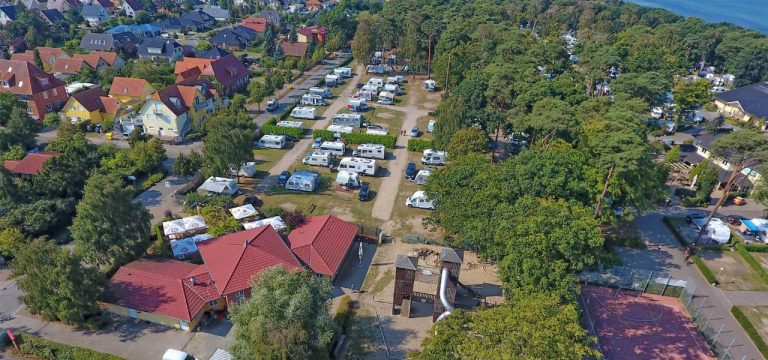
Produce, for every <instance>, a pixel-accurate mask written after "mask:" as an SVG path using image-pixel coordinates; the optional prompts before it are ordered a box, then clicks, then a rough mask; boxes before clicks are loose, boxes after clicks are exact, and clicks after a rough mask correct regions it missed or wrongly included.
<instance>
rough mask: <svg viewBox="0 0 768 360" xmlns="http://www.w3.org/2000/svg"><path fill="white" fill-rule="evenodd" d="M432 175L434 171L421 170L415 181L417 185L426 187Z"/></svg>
mask: <svg viewBox="0 0 768 360" xmlns="http://www.w3.org/2000/svg"><path fill="white" fill-rule="evenodd" d="M430 175H432V170H430V169H421V170H419V172H418V173H417V174H416V177H415V178H413V181H414V182H415V183H416V185H426V184H427V179H428V178H429V176H430Z"/></svg>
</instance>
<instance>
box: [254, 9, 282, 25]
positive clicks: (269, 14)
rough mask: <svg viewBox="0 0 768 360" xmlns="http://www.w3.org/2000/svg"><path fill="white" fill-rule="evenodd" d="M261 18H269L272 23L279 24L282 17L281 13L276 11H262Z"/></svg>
mask: <svg viewBox="0 0 768 360" xmlns="http://www.w3.org/2000/svg"><path fill="white" fill-rule="evenodd" d="M259 16H261V17H262V18H267V19H269V20H270V21H272V22H275V23H279V22H280V20H281V19H282V17H281V16H280V13H279V12H277V11H274V10H262V11H261V12H260V13H259Z"/></svg>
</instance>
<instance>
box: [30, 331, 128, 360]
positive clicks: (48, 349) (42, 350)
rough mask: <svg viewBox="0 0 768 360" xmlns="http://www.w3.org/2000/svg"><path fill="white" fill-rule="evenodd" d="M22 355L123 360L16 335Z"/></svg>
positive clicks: (49, 358)
mask: <svg viewBox="0 0 768 360" xmlns="http://www.w3.org/2000/svg"><path fill="white" fill-rule="evenodd" d="M16 339H17V342H18V343H19V348H20V350H21V353H22V355H24V356H25V357H31V358H34V359H39V360H56V359H74V360H121V359H123V358H121V357H119V356H114V355H110V354H105V353H100V352H98V351H94V350H91V349H86V348H81V347H75V346H70V345H65V344H60V343H57V342H53V341H50V340H46V339H43V338H40V337H37V336H34V335H32V334H28V333H22V334H16Z"/></svg>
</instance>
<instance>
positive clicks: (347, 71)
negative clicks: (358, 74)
mask: <svg viewBox="0 0 768 360" xmlns="http://www.w3.org/2000/svg"><path fill="white" fill-rule="evenodd" d="M333 74H334V75H336V76H338V77H343V78H349V77H352V68H351V67H349V66H344V67H337V68H335V69H333Z"/></svg>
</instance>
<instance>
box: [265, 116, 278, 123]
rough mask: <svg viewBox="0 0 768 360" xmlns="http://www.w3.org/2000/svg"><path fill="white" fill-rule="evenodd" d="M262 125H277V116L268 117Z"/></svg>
mask: <svg viewBox="0 0 768 360" xmlns="http://www.w3.org/2000/svg"><path fill="white" fill-rule="evenodd" d="M264 125H277V118H276V117H274V116H273V117H271V118H269V120H267V122H265V123H264Z"/></svg>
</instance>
